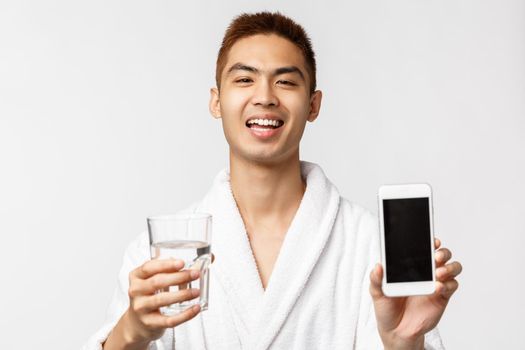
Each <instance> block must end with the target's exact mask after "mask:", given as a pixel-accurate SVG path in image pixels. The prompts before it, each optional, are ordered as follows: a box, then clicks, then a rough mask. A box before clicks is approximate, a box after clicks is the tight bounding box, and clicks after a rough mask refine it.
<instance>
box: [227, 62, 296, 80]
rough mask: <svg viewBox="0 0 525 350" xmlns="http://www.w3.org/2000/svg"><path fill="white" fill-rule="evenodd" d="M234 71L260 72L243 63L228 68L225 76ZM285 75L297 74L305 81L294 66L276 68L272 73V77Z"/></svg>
mask: <svg viewBox="0 0 525 350" xmlns="http://www.w3.org/2000/svg"><path fill="white" fill-rule="evenodd" d="M236 70H244V71H248V72H250V73H254V74H260V71H259V70H258V69H257V68H255V67H252V66H248V65H246V64H244V63H235V64H234V65H232V66H231V67H230V69H228V72H227V73H226V74H227V75H229V74H230V73H232V72H233V71H236ZM286 73H297V74H299V76H300V77H301V79H302V80H303V81H305V79H304V74H303V72H301V70H300V69H299V68H297V67H296V66H286V67H280V68H277V69H275V70H274V71H273V73H272V76H277V75H281V74H286Z"/></svg>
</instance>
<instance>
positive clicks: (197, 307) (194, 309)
mask: <svg viewBox="0 0 525 350" xmlns="http://www.w3.org/2000/svg"><path fill="white" fill-rule="evenodd" d="M191 309H192V310H193V311H194V312H199V310H200V309H201V306H200V305H193V306H192V307H191Z"/></svg>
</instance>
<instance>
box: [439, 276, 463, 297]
mask: <svg viewBox="0 0 525 350" xmlns="http://www.w3.org/2000/svg"><path fill="white" fill-rule="evenodd" d="M436 285H437V287H436V293H438V294H441V296H443V298H445V299H447V300H448V299H450V297H451V296H452V294H454V292H455V291H456V290H457V289H458V287H459V283H458V281H457V280H455V279H452V280H448V281H445V282H436Z"/></svg>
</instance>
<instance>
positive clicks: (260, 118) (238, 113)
mask: <svg viewBox="0 0 525 350" xmlns="http://www.w3.org/2000/svg"><path fill="white" fill-rule="evenodd" d="M309 84H310V77H309V76H308V73H307V71H306V66H305V61H304V58H303V55H302V52H301V50H300V49H299V48H297V47H296V46H295V45H294V44H293V43H291V42H290V41H288V40H287V39H284V38H281V37H279V36H277V35H273V34H272V35H254V36H250V37H247V38H243V39H240V40H239V41H237V42H236V43H235V44H234V45H233V46H232V47H231V49H230V51H229V53H228V59H227V62H226V65H225V68H224V70H223V72H222V75H221V90H220V93H219V91H218V90H217V89H215V88H214V89H212V90H211V99H210V111H211V113H212V115H213V116H215V117H216V118H222V125H223V129H224V134H225V136H226V140H227V141H228V144H229V145H230V155H231V156H232V157H237V158H241V159H244V160H246V161H255V162H258V163H266V164H272V163H280V162H283V161H286V160H288V159H290V158H291V157H294V156H296V155H297V156H298V152H299V142H300V140H301V137H302V135H303V131H304V127H305V124H306V121H307V120H308V121H313V120H315V118H316V117H317V115H318V113H319V107H320V104H321V92H320V91H316V92H314V93H312V94H310V90H309V87H310V85H309ZM265 120H266V122H265ZM259 124H270V125H259ZM272 124H273V125H272Z"/></svg>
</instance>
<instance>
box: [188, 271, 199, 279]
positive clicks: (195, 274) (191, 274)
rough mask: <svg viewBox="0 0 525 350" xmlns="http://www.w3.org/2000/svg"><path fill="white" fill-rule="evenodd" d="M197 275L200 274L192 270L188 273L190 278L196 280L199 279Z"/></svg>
mask: <svg viewBox="0 0 525 350" xmlns="http://www.w3.org/2000/svg"><path fill="white" fill-rule="evenodd" d="M199 274H200V273H199V271H198V270H192V271H191V272H190V276H191V278H197V277H199Z"/></svg>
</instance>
